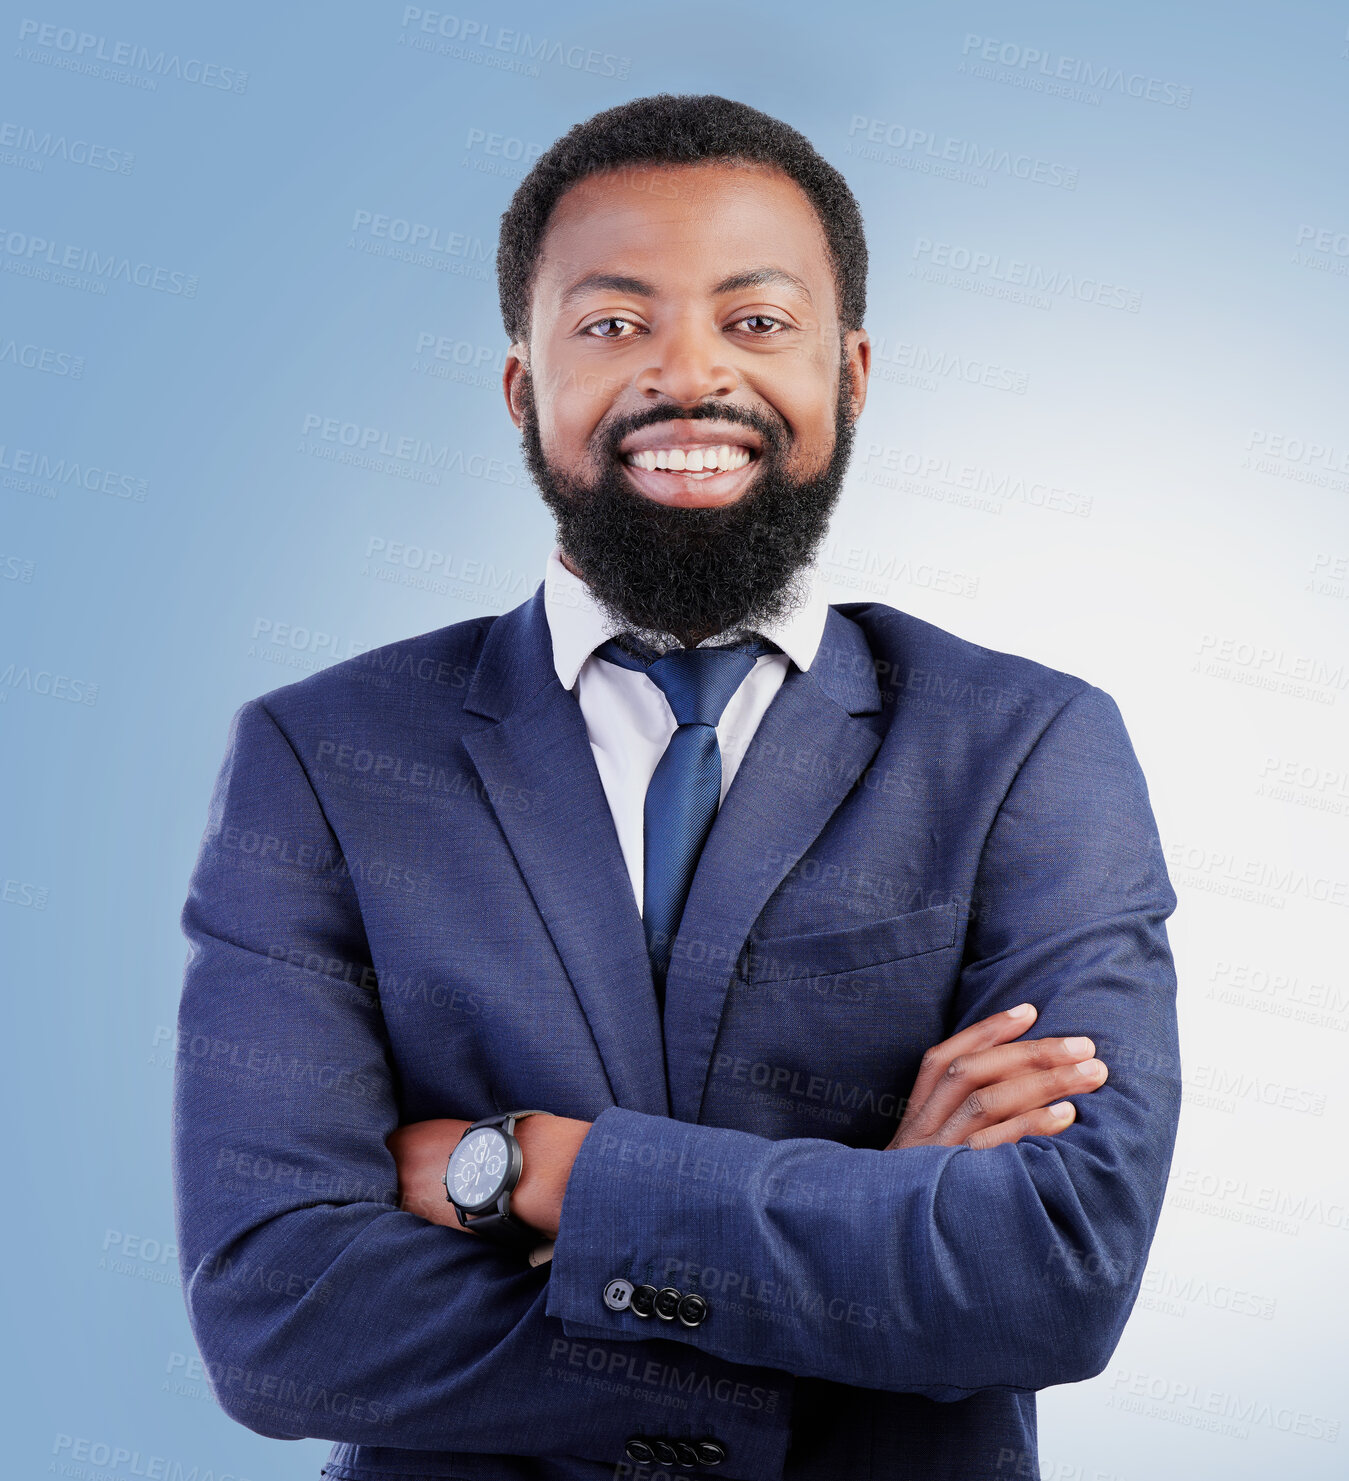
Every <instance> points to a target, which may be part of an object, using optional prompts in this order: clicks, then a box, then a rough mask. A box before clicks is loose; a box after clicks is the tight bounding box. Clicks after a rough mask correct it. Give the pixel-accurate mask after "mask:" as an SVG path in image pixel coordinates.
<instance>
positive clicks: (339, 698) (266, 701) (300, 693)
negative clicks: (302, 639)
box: [245, 615, 498, 733]
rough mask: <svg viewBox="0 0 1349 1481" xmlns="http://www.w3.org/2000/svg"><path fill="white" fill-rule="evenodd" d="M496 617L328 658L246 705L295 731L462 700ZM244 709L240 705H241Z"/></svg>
mask: <svg viewBox="0 0 1349 1481" xmlns="http://www.w3.org/2000/svg"><path fill="white" fill-rule="evenodd" d="M497 620H498V618H497V617H496V616H495V615H492V616H483V617H472V618H469V619H468V620H466V621H464V622H455V623H451V624H450V625H449V626H448V627H440V628H436V629H435V630H433V631H432V632H426V633H419V634H417V635H416V636H414V637H409V638H401V639H398V640H397V641H395V642H392V643H385V644H383V645H381V646H380V647H378V648H370V649H367V651H366V652H364V653H358V654H357V655H356V656H355V657H354V658H348V659H345V660H343V661H342V662H341V663H334V664H331V665H330V666H329V667H327V668H325V669H320V670H319V671H318V672H317V673H314V674H309V675H307V676H306V677H305V678H303V679H298V680H296V681H295V682H294V683H292V684H283V685H281V686H280V687H279V688H276V689H271V690H268V691H267V692H266V693H265V694H261V695H258V696H257V698H256V699H254V700H251V701H249V704H251V705H256V706H260V707H261V708H262V709H264V710H266V711H267V712H268V713H269V714H270V715H271V716H272V717H273V718H274V719H275V720H276V721H277V722H278V723H279V724H280V725H281V726H282V728H283V729H284V730H287V731H291V732H292V733H294V729H296V728H304V727H306V726H310V725H313V724H314V723H316V722H321V723H328V724H332V723H342V724H344V725H345V724H349V723H351V722H352V721H353V720H355V721H358V723H359V719H360V718H369V719H376V720H377V719H378V718H380V717H383V718H386V719H387V718H389V717H390V716H391V715H392V714H395V713H396V714H400V715H402V716H404V717H407V718H412V717H415V716H417V715H418V714H420V713H423V712H425V711H426V710H428V709H430V708H435V707H440V706H443V705H444V704H445V702H446V701H447V700H453V701H454V704H455V707H456V708H457V707H458V706H459V705H460V704H462V701H463V698H464V695H465V694H466V693H467V691H468V685H469V683H470V681H471V680H472V678H473V671H474V669H475V667H476V666H477V662H478V656H479V654H480V653H481V651H482V645H483V642H484V641H485V640H486V637H487V634H488V632H489V631H490V630H491V627H492V624H493V623H494V622H496V621H497ZM245 708H247V706H245Z"/></svg>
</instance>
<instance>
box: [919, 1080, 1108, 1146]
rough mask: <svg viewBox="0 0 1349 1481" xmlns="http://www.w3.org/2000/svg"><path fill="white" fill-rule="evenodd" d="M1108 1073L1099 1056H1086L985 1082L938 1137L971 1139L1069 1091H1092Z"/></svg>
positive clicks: (945, 1141) (947, 1142) (954, 1140)
mask: <svg viewBox="0 0 1349 1481" xmlns="http://www.w3.org/2000/svg"><path fill="white" fill-rule="evenodd" d="M1108 1074H1109V1071H1108V1070H1107V1069H1106V1067H1105V1065H1104V1064H1102V1063H1101V1061H1100V1060H1099V1059H1086V1060H1083V1061H1082V1062H1081V1063H1078V1064H1069V1065H1061V1066H1059V1067H1058V1068H1057V1069H1052V1070H1039V1071H1037V1072H1036V1073H1035V1074H1032V1075H1020V1076H1018V1077H1016V1078H1015V1079H1011V1080H1000V1081H997V1082H996V1083H994V1084H991V1085H985V1086H982V1087H980V1088H979V1089H977V1090H972V1091H971V1092H970V1093H969V1095H967V1096H966V1097H965V1099H964V1100H962V1101H961V1102H960V1104H959V1105H958V1106H957V1107H956V1109H955V1111H954V1112H953V1113H952V1115H951V1116H950V1117H949V1118H948V1119H947V1120H946V1121H945V1122H944V1123H943V1125H942V1128H941V1130H940V1131H939V1132H938V1134H937V1136H936V1140H937V1141H938V1142H941V1143H943V1144H944V1145H946V1146H948V1147H954V1146H957V1145H958V1144H959V1143H961V1142H968V1141H969V1139H970V1137H971V1135H972V1134H973V1133H975V1132H979V1131H983V1130H985V1129H987V1128H988V1127H991V1126H997V1125H999V1124H1001V1123H1002V1122H1004V1121H1009V1120H1012V1119H1013V1118H1015V1117H1018V1116H1022V1115H1026V1114H1028V1113H1030V1112H1033V1111H1038V1110H1040V1109H1041V1108H1043V1107H1047V1106H1049V1105H1051V1104H1053V1103H1055V1102H1057V1101H1059V1100H1060V1099H1061V1098H1062V1097H1063V1096H1065V1095H1085V1094H1089V1093H1090V1092H1091V1091H1093V1090H1096V1089H1098V1088H1099V1087H1100V1086H1101V1085H1103V1084H1105V1081H1106V1077H1107V1075H1108Z"/></svg>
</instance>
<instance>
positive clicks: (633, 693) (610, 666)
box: [543, 548, 829, 910]
mask: <svg viewBox="0 0 1349 1481" xmlns="http://www.w3.org/2000/svg"><path fill="white" fill-rule="evenodd" d="M805 574H806V577H807V581H808V595H807V597H806V600H805V601H804V602H803V603H802V604H801V605H800V606H798V607H796V608H795V609H794V610H793V611H791V612H790V613H788V615H787V616H785V617H782V618H779V619H778V620H777V621H776V622H770V623H766V624H764V625H763V626H762V627H759V628H756V629H755V631H756V632H760V633H762V635H763V636H764V637H766V638H771V639H772V641H773V642H774V643H776V644H777V645H778V647H779V648H781V649H782V652H781V653H769V654H765V655H764V656H763V657H761V658H758V659H756V660H755V662H754V667H753V668H752V669H751V670H750V672H749V673H748V674H747V675H746V676H745V678H744V679H743V680H742V681H741V684H740V687H739V688H738V689H737V690H736V691H735V693H734V694H733V695H732V696H731V698H730V701H729V702H728V704H727V705H726V708H725V710H724V711H723V712H722V716H721V722H720V724H719V725H718V726H717V742H718V744H719V746H720V747H721V797H722V799H723V800H724V799H725V797H726V790H727V788H728V787H729V786H730V785H731V782H732V781H733V780H734V778H735V773H736V770H737V769H738V768H739V766H740V763H741V761H742V760H743V759H744V755H745V752H746V751H747V750H748V749H749V743H750V741H751V740H752V739H753V738H754V732H755V731H756V730H757V729H758V728H759V721H760V720H762V719H763V716H764V711H765V710H766V709H767V708H768V706H769V703H770V702H771V701H772V698H773V696H774V695H775V694H776V693H777V692H778V688H779V686H780V685H781V683H782V681H783V679H785V678H786V677H787V669H788V666H789V664H792V663H794V664H796V666H797V667H798V668H800V669H809V668H810V666H811V664H812V663H813V662H814V661H815V654H816V652H817V651H818V649H819V646H820V638H821V637H822V636H823V634H824V624H825V619H826V618H827V617H828V615H829V604H828V602H827V601H826V600H825V597H824V594H823V592H822V591H821V590H820V588H819V585H818V583H817V582H816V581H815V579H814V575H813V573H811V572H807V573H805ZM543 594H544V606H545V611H546V612H547V614H548V628H549V631H550V633H551V634H552V640H553V666H554V668H555V669H556V670H557V677H558V679H559V680H560V681H561V683H562V687H563V688H564V689H570V690H571V691H572V692H573V693H574V694H575V695H576V697H577V699H578V700H579V702H580V705H581V713H582V715H583V716H584V717H585V723H586V731H587V733H588V734H589V736H590V749H591V751H592V752H593V753H594V756H595V765H596V766H597V767H598V768H599V773H600V781H601V782H603V784H604V795H605V796H606V797H607V798H608V800H609V810H610V812H611V813H612V814H613V817H614V827H615V828H616V829H617V830H618V842H619V846H620V847H621V848H622V850H623V862H624V863H625V864H626V865H627V866H628V877H629V878H630V879H631V880H632V893H633V896H634V898H635V899H636V901H637V908H638V910H641V909H642V872H643V871H642V812H643V808H644V805H645V802H646V788H647V783H648V782H650V780H651V775H652V773H653V772H654V771H655V769H656V763H657V762H658V761H659V760H660V758H661V756H662V755H664V753H665V747H666V746H667V745H668V744H669V742H670V737H671V736H672V735H673V734H674V733H675V729H676V723H675V717H674V711H673V710H671V708H670V705H669V701H668V700H667V699H666V698H665V695H664V693H663V692H662V690H661V689H660V687H659V685H657V684H655V683H653V682H652V681H651V680H650V679H648V678H647V676H646V675H645V674H644V673H641V672H639V671H638V670H635V669H625V668H622V667H620V666H619V665H618V664H614V663H606V662H605V661H604V659H602V658H595V657H593V656H592V655H593V654H594V651H595V649H596V648H598V647H599V645H600V644H601V643H603V642H604V641H605V639H606V638H611V637H613V636H615V634H617V633H620V632H623V631H630V630H631V629H628V628H625V627H624V626H623V625H622V624H619V623H616V622H614V621H613V620H612V619H611V618H610V616H609V614H608V613H607V612H606V611H605V610H604V608H603V607H602V606H601V605H600V604H599V602H597V601H596V599H595V597H594V595H593V594H592V592H591V590H590V588H589V587H588V586H587V585H586V583H585V582H584V581H582V580H581V578H580V577H579V576H575V575H573V574H572V572H570V571H569V570H568V569H567V568H566V566H564V565H563V564H562V559H561V552H560V550H558V549H556V548H555V549H554V550H553V553H552V554H551V555H550V556H549V557H548V568H547V571H546V573H545V575H544V593H543ZM705 641H706V642H707V643H717V642H725V641H726V639H725V637H724V636H723V635H721V634H718V635H717V636H715V637H712V638H708V639H706V640H705ZM699 646H700V647H701V646H703V645H702V644H700V645H699Z"/></svg>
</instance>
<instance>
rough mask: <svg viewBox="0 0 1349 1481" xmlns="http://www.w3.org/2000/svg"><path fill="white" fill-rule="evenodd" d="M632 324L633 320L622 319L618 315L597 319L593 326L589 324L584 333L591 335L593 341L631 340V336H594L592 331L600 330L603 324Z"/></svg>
mask: <svg viewBox="0 0 1349 1481" xmlns="http://www.w3.org/2000/svg"><path fill="white" fill-rule="evenodd" d="M631 323H632V320H631V319H620V318H618V317H617V316H616V315H610V316H609V317H608V318H604V319H596V320H595V322H594V323H593V324H587V325H586V327H585V331H584V332H585V333H586V334H590V335H591V337H592V338H593V339H630V338H631V335H627V334H593V333H592V331H593V330H596V329H598V328H599V327H600V325H601V324H628V325H631Z"/></svg>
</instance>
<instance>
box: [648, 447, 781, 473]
mask: <svg viewBox="0 0 1349 1481" xmlns="http://www.w3.org/2000/svg"><path fill="white" fill-rule="evenodd" d="M753 457H754V455H753V454H752V453H751V452H750V450H749V448H747V447H736V446H732V445H731V444H730V443H726V442H723V443H719V444H718V445H717V446H715V447H657V448H644V449H643V450H642V451H640V452H634V453H628V454H627V456H626V457H625V458H624V460H623V461H624V462H625V463H627V464H629V466H631V467H633V468H645V469H646V470H647V471H648V472H651V471H654V470H655V469H657V468H664V469H668V470H669V471H670V472H672V473H684V474H687V476H688V477H690V478H708V477H710V476H711V475H712V474H713V473H717V472H721V473H728V472H731V471H732V470H733V469H736V468H743V467H744V466H745V464H746V463H749V462H752V461H753Z"/></svg>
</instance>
